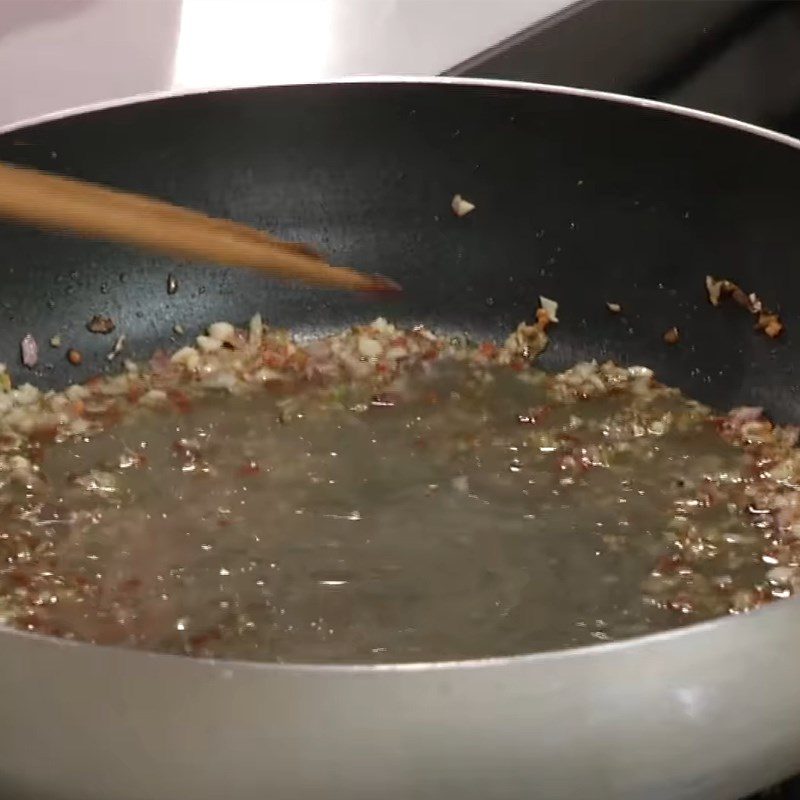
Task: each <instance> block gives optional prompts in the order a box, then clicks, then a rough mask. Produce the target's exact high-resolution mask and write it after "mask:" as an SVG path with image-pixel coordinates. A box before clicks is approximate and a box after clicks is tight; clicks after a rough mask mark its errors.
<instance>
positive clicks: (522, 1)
mask: <svg viewBox="0 0 800 800" xmlns="http://www.w3.org/2000/svg"><path fill="white" fill-rule="evenodd" d="M570 4H571V2H570V0H0V76H2V78H3V79H2V80H0V125H3V124H8V123H11V122H14V121H16V120H21V119H27V118H30V117H34V116H37V115H40V114H43V113H47V112H51V111H58V110H61V109H64V108H72V107H75V106H80V105H83V104H86V103H93V102H97V101H102V100H109V99H113V98H119V97H126V96H130V95H134V94H140V93H144V92H152V91H163V90H171V89H179V90H180V89H184V90H185V89H202V88H215V87H223V86H243V85H252V84H260V83H276V82H293V81H315V80H323V79H331V78H337V77H345V76H352V75H378V74H394V75H398V74H413V75H426V74H427V75H430V74H437V73H439V72H442V71H443V70H445V69H448V68H449V67H452V66H453V65H455V64H457V63H459V62H461V61H464V60H465V59H467V58H469V57H471V56H473V55H475V54H477V53H479V52H481V51H482V50H484V49H486V48H487V47H490V46H492V45H493V44H496V43H497V42H500V41H502V40H503V39H505V38H507V37H508V36H511V35H513V34H514V33H517V32H518V31H520V30H522V29H524V28H526V27H528V26H530V25H532V24H534V23H536V22H539V21H541V20H542V19H545V18H546V17H548V16H550V15H552V14H553V13H555V12H557V11H559V10H561V9H562V8H564V7H566V6H569V5H570Z"/></svg>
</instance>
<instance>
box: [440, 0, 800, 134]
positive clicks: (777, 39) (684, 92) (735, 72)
mask: <svg viewBox="0 0 800 800" xmlns="http://www.w3.org/2000/svg"><path fill="white" fill-rule="evenodd" d="M798 41H800V3H797V2H793V1H792V0H702V2H699V0H650V1H649V2H648V1H646V0H644V1H642V2H631V0H583V2H578V3H575V4H573V5H572V6H570V7H568V8H567V9H565V10H563V11H562V12H561V13H559V14H557V15H555V16H553V17H550V18H549V19H547V20H545V21H543V22H539V23H537V24H536V25H534V26H532V27H531V28H529V29H528V30H525V31H522V32H520V33H518V34H516V35H515V36H514V37H512V38H510V39H508V40H506V41H504V42H501V43H500V44H498V45H497V46H495V47H494V48H492V49H490V50H488V51H485V52H484V53H481V54H479V55H477V56H475V57H473V58H471V59H469V60H468V61H466V62H464V63H462V64H459V65H457V66H455V67H453V68H452V69H451V70H449V74H453V75H470V76H475V77H477V76H480V77H491V78H507V79H517V80H530V81H541V82H544V83H556V84H563V85H567V86H581V87H584V88H589V89H602V90H606V91H613V92H620V93H622V94H631V95H636V96H640V97H651V98H654V99H658V100H664V101H667V102H671V103H676V104H679V105H686V106H691V107H694V108H702V109H705V110H707V111H713V112H715V113H718V114H723V115H726V116H731V117H735V118H738V119H743V120H746V121H748V122H752V123H755V124H758V125H764V126H766V127H770V128H774V129H776V130H780V131H782V132H784V133H789V134H792V135H798V136H800V47H798Z"/></svg>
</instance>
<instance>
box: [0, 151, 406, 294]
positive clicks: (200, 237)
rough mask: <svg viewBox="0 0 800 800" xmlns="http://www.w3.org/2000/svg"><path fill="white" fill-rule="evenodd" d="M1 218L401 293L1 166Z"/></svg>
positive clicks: (209, 221)
mask: <svg viewBox="0 0 800 800" xmlns="http://www.w3.org/2000/svg"><path fill="white" fill-rule="evenodd" d="M0 217H4V218H6V219H10V220H14V221H16V222H21V223H24V224H27V225H33V226H35V227H39V228H45V229H47V230H56V231H64V232H69V233H76V234H79V235H81V236H85V237H89V238H95V239H106V240H108V241H112V242H119V243H122V244H132V245H136V246H138V247H141V248H144V249H146V250H152V251H154V252H157V253H163V254H165V255H169V256H175V257H179V258H186V259H190V260H192V261H209V262H215V263H219V264H225V265H227V266H232V267H251V268H254V269H261V270H264V271H265V272H268V273H270V274H271V275H274V276H276V277H279V278H288V279H292V280H299V281H304V282H305V283H311V284H316V285H319V286H327V287H331V288H337V289H353V290H358V291H396V290H398V289H399V286H398V285H397V284H396V283H394V282H393V281H391V280H390V279H388V278H384V277H382V276H379V275H366V274H364V273H362V272H357V271H356V270H353V269H349V268H347V267H333V266H331V265H330V264H329V263H328V262H327V261H325V259H324V258H322V256H320V255H319V254H318V253H316V252H314V251H313V250H312V249H310V248H308V247H306V246H305V245H303V244H296V243H292V242H283V241H281V240H280V239H275V238H274V237H272V236H270V235H269V234H266V233H264V232H262V231H259V230H256V229H255V228H251V227H249V226H247V225H242V224H240V223H237V222H232V221H230V220H224V219H217V218H215V217H208V216H206V215H205V214H201V213H200V212H199V211H192V210H190V209H188V208H181V207H179V206H174V205H172V204H171V203H166V202H164V201H162V200H154V199H151V198H149V197H142V196H140V195H136V194H130V193H128V192H121V191H117V190H115V189H107V188H105V187H102V186H97V185H95V184H92V183H85V182H83V181H78V180H74V179H72V178H64V177H61V176H58V175H51V174H49V173H45V172H39V171H37V170H33V169H28V168H27V167H17V166H11V165H9V164H0Z"/></svg>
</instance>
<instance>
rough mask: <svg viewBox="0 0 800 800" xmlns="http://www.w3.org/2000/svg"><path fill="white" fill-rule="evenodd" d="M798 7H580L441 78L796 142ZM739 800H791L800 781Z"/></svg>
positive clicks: (782, 1)
mask: <svg viewBox="0 0 800 800" xmlns="http://www.w3.org/2000/svg"><path fill="white" fill-rule="evenodd" d="M798 42H800V2H791V1H790V0H755V1H753V0H702V1H701V0H649V2H647V1H645V0H640V2H634V1H633V0H583V2H579V3H576V4H574V5H573V6H570V7H569V8H567V9H565V10H564V11H562V12H561V13H560V14H558V15H556V16H554V17H551V18H550V19H548V20H546V21H544V22H540V23H537V24H536V25H534V26H533V27H531V28H530V29H528V30H526V31H522V32H521V33H519V34H517V35H516V36H514V37H512V38H511V39H508V40H507V41H505V42H501V43H500V44H498V45H497V46H496V47H494V48H492V49H491V50H489V51H487V52H484V53H481V54H480V55H478V56H475V57H474V58H471V59H470V60H469V61H467V62H464V63H462V64H460V65H458V66H456V67H454V68H453V69H451V70H450V71H449V74H452V75H469V76H472V77H486V78H505V79H516V80H527V81H537V82H544V83H555V84H562V85H569V86H580V87H583V88H588V89H601V90H605V91H613V92H619V93H622V94H630V95H636V96H640V97H650V98H653V99H657V100H664V101H667V102H670V103H676V104H678V105H685V106H691V107H694V108H701V109H704V110H707V111H712V112H715V113H718V114H723V115H725V116H730V117H735V118H738V119H742V120H745V121H747V122H751V123H754V124H757V125H763V126H765V127H768V128H773V129H775V130H778V131H781V132H783V133H788V134H790V135H793V136H798V137H800V46H798ZM748 800H800V776H798V777H797V778H794V779H792V780H790V781H787V782H786V783H784V784H782V785H781V786H778V787H774V788H773V789H770V790H769V791H768V792H764V793H762V794H760V795H759V796H758V798H748Z"/></svg>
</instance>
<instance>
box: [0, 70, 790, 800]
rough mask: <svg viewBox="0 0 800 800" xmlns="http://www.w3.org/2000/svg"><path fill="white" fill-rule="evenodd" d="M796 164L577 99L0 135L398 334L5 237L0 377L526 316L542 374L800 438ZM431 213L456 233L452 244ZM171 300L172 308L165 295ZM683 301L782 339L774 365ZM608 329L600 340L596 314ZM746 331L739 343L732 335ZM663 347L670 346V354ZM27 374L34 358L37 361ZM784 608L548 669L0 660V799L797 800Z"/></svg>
mask: <svg viewBox="0 0 800 800" xmlns="http://www.w3.org/2000/svg"><path fill="white" fill-rule="evenodd" d="M799 146H800V143H798V142H795V141H794V140H791V139H789V138H787V137H782V136H779V135H777V134H774V133H770V132H768V131H765V130H760V129H756V128H753V127H751V126H747V125H744V124H741V123H737V122H733V121H731V120H725V119H721V118H717V117H712V116H710V115H707V114H703V113H700V112H693V111H688V110H685V109H678V108H674V107H668V106H664V105H660V104H656V103H647V102H644V101H639V100H632V99H629V98H622V97H616V96H611V95H602V94H598V93H593V92H585V91H577V90H570V89H562V88H554V87H547V86H532V85H521V84H507V83H499V82H487V81H465V80H426V81H408V80H400V79H394V80H386V81H365V82H355V83H346V84H327V85H315V86H287V87H272V88H255V89H243V90H236V91H224V92H215V93H210V94H195V95H187V96H179V97H170V98H160V99H152V100H147V101H140V100H134V101H130V102H127V103H124V104H122V105H118V106H115V107H106V108H103V109H99V110H97V109H95V110H89V111H83V112H79V113H75V114H69V115H67V116H64V117H63V118H58V119H50V120H47V121H44V122H40V123H34V124H31V125H27V126H24V127H21V128H19V129H16V130H11V131H8V132H6V133H5V135H3V136H2V137H0V159H3V160H7V161H12V162H16V163H21V164H27V165H31V166H36V167H40V168H45V169H50V170H54V171H59V172H62V173H64V174H68V175H73V176H77V177H80V178H85V179H89V180H94V181H97V182H101V183H105V184H109V185H112V186H117V187H120V188H123V189H129V190H132V191H137V192H143V193H147V194H152V195H155V196H158V197H162V198H165V199H168V200H171V201H174V202H177V203H181V204H185V205H188V206H193V207H196V208H199V209H202V210H204V211H206V212H208V213H210V214H214V215H217V216H227V217H232V218H234V219H238V220H242V221H244V222H248V223H251V224H255V225H258V226H262V227H264V228H268V229H270V230H272V231H273V232H274V233H276V234H277V235H278V236H280V237H282V238H287V239H297V240H301V241H307V242H309V243H311V244H312V245H315V246H317V247H319V248H320V249H321V250H322V251H323V252H325V253H326V254H327V255H328V256H329V257H330V258H331V259H332V260H333V261H334V262H335V263H346V264H353V265H356V266H358V267H360V268H361V269H364V270H365V271H368V272H380V273H383V274H387V275H389V276H391V277H393V278H395V279H396V280H399V281H400V282H401V283H402V284H403V286H404V287H405V289H406V291H405V294H404V295H403V297H402V298H401V299H400V300H398V301H397V302H395V303H393V304H391V305H387V304H386V301H378V300H375V299H366V300H365V299H364V298H360V297H354V296H352V295H347V294H339V293H333V292H326V291H322V290H312V289H308V288H303V287H298V286H292V285H287V284H279V283H274V282H270V281H267V280H264V279H263V278H261V277H259V276H257V275H252V274H249V273H246V272H241V271H230V270H221V269H219V268H218V267H214V266H211V265H208V266H205V267H204V266H200V267H198V266H188V265H181V264H175V263H172V262H169V261H167V260H165V259H161V258H156V257H152V256H149V255H142V254H141V253H138V252H133V251H129V250H126V249H123V248H119V247H114V246H110V245H104V244H96V243H89V242H85V241H79V240H76V239H69V238H66V237H59V236H53V235H46V234H41V233H36V232H32V231H30V230H25V229H22V228H17V227H6V226H2V227H0V269H2V281H3V282H2V292H1V293H0V332H2V340H0V341H1V342H2V344H1V345H0V350H1V351H2V352H0V359H2V360H4V361H7V362H8V363H9V364H11V365H14V364H16V363H17V362H18V343H19V340H20V339H21V337H22V336H23V335H24V334H25V333H28V332H32V333H33V334H34V335H36V336H38V337H39V338H40V340H42V341H46V338H47V337H49V336H50V335H52V334H53V333H55V332H58V331H61V332H63V334H64V336H65V338H67V337H68V338H69V342H70V344H71V346H74V347H78V348H79V349H80V350H82V352H83V354H84V366H83V368H81V369H80V370H78V369H76V368H75V367H72V366H71V365H69V364H68V363H67V362H66V361H65V360H64V358H63V351H52V352H44V358H43V362H44V363H43V364H42V365H41V367H39V368H37V370H38V371H37V373H36V374H35V375H34V376H29V375H28V373H27V372H26V371H23V370H22V368H21V367H19V368H17V369H16V370H15V371H16V375H15V378H16V379H17V380H18V381H21V380H24V379H26V378H32V379H34V378H35V380H36V382H38V383H40V384H45V385H54V386H56V385H63V384H64V383H66V382H67V381H74V380H76V379H78V378H82V377H87V376H88V375H90V374H93V373H96V372H98V371H101V370H103V369H107V368H108V362H107V361H106V360H105V358H104V356H105V353H106V351H107V349H108V346H109V343H108V342H107V341H102V342H98V340H99V339H100V337H92V336H91V335H90V334H88V333H86V332H84V330H83V324H84V323H85V321H86V320H87V319H89V317H91V316H92V315H93V314H96V313H103V314H107V315H109V316H112V317H113V318H114V319H115V320H116V322H117V326H118V330H120V331H122V332H125V333H126V334H127V337H128V340H129V341H130V342H131V344H132V348H133V355H135V356H139V357H144V356H146V355H147V354H148V353H149V352H150V351H152V350H153V348H154V347H156V346H158V345H161V346H164V345H170V346H173V347H174V346H177V345H179V344H181V343H182V342H183V341H184V339H183V338H182V337H177V336H175V335H174V333H173V326H174V325H175V324H176V323H177V324H179V325H181V326H183V328H184V329H185V331H186V335H187V336H191V335H192V334H194V333H196V332H197V330H198V329H199V328H200V327H201V326H203V325H204V324H206V323H208V322H210V321H213V320H217V319H224V320H231V321H235V322H242V321H245V320H246V319H247V318H248V317H249V316H250V315H251V314H252V313H254V312H256V311H260V312H261V313H262V314H264V316H265V317H266V318H267V319H268V320H269V321H270V322H271V323H273V324H275V325H283V326H290V327H292V328H294V329H295V330H299V331H303V332H313V333H320V332H325V331H329V330H331V329H335V328H338V327H341V326H345V325H348V324H352V323H353V322H355V321H356V320H368V319H370V318H371V317H374V316H376V315H378V314H383V315H387V316H390V317H391V318H393V319H394V320H396V321H399V322H401V323H404V324H410V323H416V322H424V323H426V324H428V325H430V326H432V327H433V328H435V329H437V330H440V331H448V330H458V331H461V330H468V331H470V332H472V333H473V334H476V335H480V336H481V337H485V336H491V337H500V336H501V335H502V334H503V333H504V332H506V331H507V330H509V329H510V328H511V327H513V326H514V325H515V324H516V323H517V322H518V321H520V320H521V319H523V318H526V317H527V318H530V316H531V314H532V310H533V307H534V305H535V301H536V298H537V297H538V295H540V294H544V295H547V296H549V297H552V298H554V299H556V300H557V301H558V302H559V303H560V309H559V317H560V319H561V324H560V325H559V326H558V329H557V331H556V332H555V333H554V336H553V337H552V344H551V346H550V348H549V349H548V351H547V353H546V355H545V357H544V359H543V363H544V364H545V366H547V367H550V368H561V367H565V366H568V365H569V364H571V363H573V362H575V361H576V360H579V359H590V358H597V359H606V358H612V359H615V360H618V361H620V362H622V363H628V364H630V363H644V364H647V365H649V366H651V367H653V368H654V369H655V370H656V372H657V374H658V375H659V377H660V378H661V379H662V380H663V381H665V382H667V383H671V384H674V385H677V386H679V387H681V388H682V389H683V390H685V391H686V392H688V393H690V394H691V395H693V396H695V397H697V398H698V399H700V400H704V401H706V402H710V403H713V404H714V405H717V406H720V407H730V406H733V405H736V404H741V403H747V404H755V405H764V406H766V407H767V408H768V409H769V411H770V413H771V414H772V415H773V416H774V417H775V418H776V419H777V420H780V421H783V422H797V421H800V409H798V400H797V398H798V384H799V383H800V359H798V357H797V353H798V345H797V344H796V342H797V341H798V337H799V336H800V235H798V219H800V216H798V211H799V210H800V200H798V190H799V189H800V153H798V150H797V148H798V147H799ZM455 193H460V194H462V195H463V196H464V197H466V198H468V199H469V200H471V201H472V202H474V203H475V204H476V206H477V208H476V210H475V211H474V212H473V213H472V214H470V215H469V216H467V217H464V218H461V219H459V218H456V217H455V216H454V215H453V214H452V212H451V211H450V209H449V204H450V199H451V197H452V196H453V195H454V194H455ZM170 273H171V274H173V275H174V277H175V278H177V280H178V282H179V290H178V292H177V293H176V294H168V293H167V291H166V282H167V276H168V274H170ZM707 273H711V274H714V275H717V276H719V277H727V278H730V279H732V280H735V281H737V282H738V283H740V284H741V285H742V286H743V287H745V289H746V290H747V291H756V292H758V294H759V295H760V296H761V297H762V299H763V300H764V302H765V303H766V304H767V305H770V306H774V307H777V308H778V309H779V310H780V312H781V314H782V316H783V319H784V321H785V323H786V328H787V330H786V334H785V336H783V337H782V339H781V340H779V341H772V340H770V339H768V338H767V337H765V336H763V335H760V334H757V333H756V332H754V331H753V329H752V323H751V320H750V318H749V317H748V316H747V315H746V314H744V313H743V312H742V311H741V310H740V309H736V308H730V309H728V308H720V309H714V308H712V307H711V306H710V305H709V304H708V302H707V300H706V297H705V289H704V276H705V275H706V274H707ZM607 301H611V302H617V303H620V304H621V305H622V307H623V313H622V314H620V315H611V314H609V313H608V310H607V308H606V305H605V303H606V302H607ZM737 312H738V313H737ZM672 326H677V327H678V328H679V329H680V331H681V341H680V343H679V344H678V345H676V346H674V347H668V346H666V345H665V344H664V342H663V340H662V334H663V332H664V331H665V330H667V329H668V328H670V327H672ZM44 350H47V348H43V351H44ZM798 663H800V606H799V605H798V602H797V601H795V600H788V601H784V602H780V603H777V604H775V605H773V606H771V607H769V608H767V609H764V610H761V611H758V612H756V613H753V614H749V615H746V616H741V617H736V618H727V619H720V620H717V621H714V622H711V623H706V624H701V625H696V626H689V627H686V628H682V629H679V630H674V631H671V632H668V633H664V634H658V635H653V636H647V637H642V638H638V639H633V640H629V641H623V642H618V643H609V644H602V645H598V646H595V647H590V648H580V649H573V650H566V651H561V652H545V653H540V654H533V655H521V656H518V657H512V658H495V659H491V658H490V659H485V660H478V661H469V662H454V663H435V664H404V665H388V666H386V665H382V666H368V665H349V666H325V665H313V666H312V665H294V664H267V665H259V664H251V663H236V662H217V663H215V662H211V661H202V660H190V659H184V658H176V657H170V656H164V655H151V654H147V653H141V652H132V651H127V650H123V649H118V648H113V647H96V646H91V645H84V644H71V643H65V642H62V641H56V640H51V639H46V638H42V637H39V636H34V635H28V634H20V633H16V632H12V631H3V632H2V633H0V686H1V687H2V691H0V719H2V721H3V724H2V727H0V790H2V791H3V792H4V793H5V795H4V796H8V797H14V798H16V799H17V800H24V798H35V799H36V800H62V799H63V800H117V799H119V800H175V798H192V800H219V798H220V797H230V798H235V799H236V800H239V799H241V800H255V799H256V798H258V799H259V800H264V799H266V798H269V799H270V800H282V799H283V798H286V799H287V800H288V799H289V798H291V799H292V800H295V799H296V798H307V797H324V798H347V800H360V799H361V798H364V799H365V800H366V799H367V798H369V800H373V799H374V798H376V797H382V798H398V800H399V799H401V798H402V799H403V800H407V799H408V798H421V799H423V800H427V799H430V800H434V799H435V800H440V798H459V800H468V799H470V798H474V799H475V800H495V799H496V800H512V798H617V799H618V800H622V799H625V798H648V800H661V799H662V798H664V799H666V798H702V799H703V800H709V798H721V799H723V800H724V798H737V797H742V796H744V795H746V794H748V793H749V792H751V791H754V790H756V789H759V788H761V787H764V786H767V785H769V784H771V783H773V782H775V781H778V780H780V779H782V778H784V777H786V776H788V775H790V774H792V773H794V772H796V771H798V770H800V680H798V677H797V674H798V668H797V664H798Z"/></svg>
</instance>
